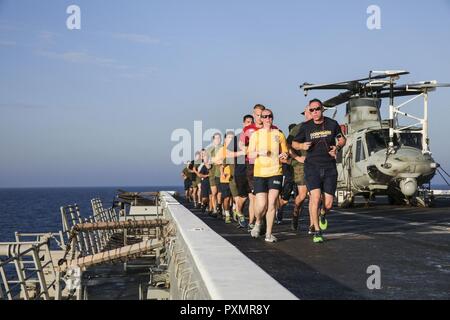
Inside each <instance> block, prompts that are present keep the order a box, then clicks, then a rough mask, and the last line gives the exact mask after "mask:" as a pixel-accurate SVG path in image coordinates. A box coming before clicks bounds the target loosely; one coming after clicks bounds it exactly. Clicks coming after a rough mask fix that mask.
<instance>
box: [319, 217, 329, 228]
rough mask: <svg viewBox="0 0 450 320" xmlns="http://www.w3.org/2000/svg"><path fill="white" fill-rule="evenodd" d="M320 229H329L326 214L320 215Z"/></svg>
mask: <svg viewBox="0 0 450 320" xmlns="http://www.w3.org/2000/svg"><path fill="white" fill-rule="evenodd" d="M319 227H320V230H327V228H328V221H327V219H326V218H325V214H320V216H319Z"/></svg>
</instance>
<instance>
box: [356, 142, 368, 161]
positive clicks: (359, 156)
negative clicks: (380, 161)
mask: <svg viewBox="0 0 450 320" xmlns="http://www.w3.org/2000/svg"><path fill="white" fill-rule="evenodd" d="M365 159H366V153H365V152H364V146H363V144H362V141H361V139H358V140H357V141H356V152H355V162H359V161H361V160H365Z"/></svg>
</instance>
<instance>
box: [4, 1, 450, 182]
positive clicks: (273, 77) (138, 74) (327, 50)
mask: <svg viewBox="0 0 450 320" xmlns="http://www.w3.org/2000/svg"><path fill="white" fill-rule="evenodd" d="M71 4H76V5H78V6H80V8H81V30H68V29H67V28H66V19H67V17H68V14H67V13H66V8H67V7H68V6H69V5H71ZM371 4H376V5H378V6H379V7H380V8H381V29H380V30H368V28H367V27H366V20H367V18H368V16H369V15H368V14H367V13H366V9H367V7H368V6H369V5H371ZM449 38H450V1H444V0H436V1H431V2H427V3H419V2H417V3H414V4H413V3H411V2H410V1H395V2H394V1H361V0H359V1H356V0H355V1H321V0H317V1H309V2H302V1H252V0H250V1H234V0H233V1H195V0H190V1H162V0H161V1H138V0H135V1H112V0H111V1H101V0H90V1H76V0H72V1H62V0H60V1H50V0H45V1H44V0H41V1H32V0H29V1H25V0H14V1H13V0H6V1H5V0H3V1H2V0H0V54H1V59H0V71H1V72H0V114H1V116H0V150H1V156H0V187H32V186H107V185H174V184H180V176H179V172H180V167H179V166H175V165H174V164H172V163H171V158H170V154H171V150H172V148H173V147H174V145H175V144H176V143H175V142H172V141H171V140H170V137H171V133H172V132H173V131H174V130H175V129H177V128H186V129H188V130H191V131H192V130H193V125H194V121H195V120H202V121H203V127H204V128H219V129H223V130H224V129H227V128H239V127H240V125H241V117H242V116H243V115H244V114H246V113H249V112H250V111H251V108H252V106H253V105H254V104H255V103H263V104H265V105H267V106H270V108H271V109H272V110H273V111H274V113H275V123H276V124H277V125H278V126H280V127H281V128H287V126H288V125H289V124H290V123H292V122H298V121H299V120H300V118H299V110H300V109H301V108H302V106H304V105H305V104H306V101H307V100H308V99H309V98H311V96H313V95H317V96H318V97H319V98H327V97H330V96H331V95H332V94H333V92H315V93H313V94H312V95H311V96H308V98H305V97H304V96H303V93H302V92H301V91H300V90H299V89H298V85H299V84H301V83H303V82H305V81H308V82H313V83H314V82H329V81H340V80H346V79H352V78H359V77H362V76H366V75H367V74H368V71H369V70H383V69H407V70H409V71H410V72H411V75H409V76H406V77H404V78H403V81H404V82H412V81H419V80H438V81H440V82H450V61H449V57H450V41H449V40H448V39H449ZM430 104H431V110H430V136H431V149H432V151H433V155H434V157H435V159H436V160H437V162H439V163H441V165H442V166H443V167H444V168H445V169H446V170H447V171H449V170H450V148H448V135H449V133H450V131H449V129H448V122H449V120H448V119H449V118H450V89H442V90H438V91H437V92H435V93H433V94H432V95H431V97H430ZM338 118H339V116H338ZM205 144H206V143H205ZM436 181H437V182H440V180H438V179H437V180H436Z"/></svg>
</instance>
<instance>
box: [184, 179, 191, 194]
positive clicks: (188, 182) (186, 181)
mask: <svg viewBox="0 0 450 320" xmlns="http://www.w3.org/2000/svg"><path fill="white" fill-rule="evenodd" d="M191 186H192V181H191V179H189V178H188V179H184V191H186V190H189V188H190V187H191Z"/></svg>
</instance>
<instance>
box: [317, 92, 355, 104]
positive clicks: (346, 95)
mask: <svg viewBox="0 0 450 320" xmlns="http://www.w3.org/2000/svg"><path fill="white" fill-rule="evenodd" d="M352 96H353V92H352V91H345V92H343V93H341V94H339V95H337V96H335V97H333V98H331V99H328V100H327V101H325V102H324V103H323V106H324V107H325V108H332V107H335V106H338V105H340V104H342V103H344V102H347V101H348V100H350V98H351V97H352Z"/></svg>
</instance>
